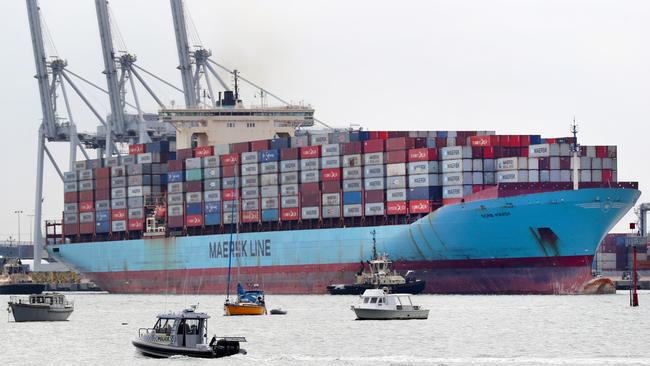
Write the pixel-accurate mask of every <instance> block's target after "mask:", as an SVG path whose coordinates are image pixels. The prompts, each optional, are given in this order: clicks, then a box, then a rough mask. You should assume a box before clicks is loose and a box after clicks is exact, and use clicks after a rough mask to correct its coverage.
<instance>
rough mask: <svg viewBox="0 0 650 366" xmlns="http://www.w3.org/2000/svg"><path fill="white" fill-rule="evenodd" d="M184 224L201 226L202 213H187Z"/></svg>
mask: <svg viewBox="0 0 650 366" xmlns="http://www.w3.org/2000/svg"><path fill="white" fill-rule="evenodd" d="M185 225H186V226H187V227H196V226H203V215H187V217H185ZM130 226H131V220H129V227H130Z"/></svg>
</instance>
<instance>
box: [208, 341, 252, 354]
mask: <svg viewBox="0 0 650 366" xmlns="http://www.w3.org/2000/svg"><path fill="white" fill-rule="evenodd" d="M212 349H213V350H214V352H215V353H216V354H217V357H225V356H232V355H236V354H238V353H240V352H241V353H243V354H245V353H246V351H244V350H242V349H240V348H239V342H238V341H227V340H225V339H220V340H218V341H217V344H214V345H213V346H212Z"/></svg>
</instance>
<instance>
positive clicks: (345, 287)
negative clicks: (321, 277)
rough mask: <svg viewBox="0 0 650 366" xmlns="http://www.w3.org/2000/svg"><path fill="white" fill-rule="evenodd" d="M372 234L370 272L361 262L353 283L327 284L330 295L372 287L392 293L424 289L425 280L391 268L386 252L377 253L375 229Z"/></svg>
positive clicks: (356, 291) (356, 292) (345, 293)
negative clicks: (385, 289)
mask: <svg viewBox="0 0 650 366" xmlns="http://www.w3.org/2000/svg"><path fill="white" fill-rule="evenodd" d="M370 233H371V234H372V259H371V260H369V261H368V266H369V267H370V272H366V270H365V266H364V264H363V262H361V268H359V271H358V272H357V274H356V281H355V283H354V284H332V285H329V286H327V291H328V292H329V293H330V294H331V295H361V294H362V293H363V292H364V291H366V290H368V289H373V288H384V287H386V288H388V289H389V290H390V291H391V292H393V293H408V294H413V295H416V294H419V293H420V292H422V291H424V287H425V285H426V282H425V281H423V280H421V279H419V278H414V277H410V276H409V275H410V273H411V271H408V272H407V273H406V276H402V275H400V274H399V273H397V272H396V271H394V270H393V269H392V268H391V264H392V261H391V260H390V259H389V258H388V254H387V253H384V254H381V255H378V254H377V246H376V239H375V235H376V231H375V230H373V231H371V232H370Z"/></svg>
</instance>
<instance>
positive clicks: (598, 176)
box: [591, 169, 603, 182]
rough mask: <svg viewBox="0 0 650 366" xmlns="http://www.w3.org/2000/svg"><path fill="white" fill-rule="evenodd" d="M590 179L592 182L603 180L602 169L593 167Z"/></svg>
mask: <svg viewBox="0 0 650 366" xmlns="http://www.w3.org/2000/svg"><path fill="white" fill-rule="evenodd" d="M591 181H592V182H602V181H603V171H602V170H600V169H595V170H592V171H591Z"/></svg>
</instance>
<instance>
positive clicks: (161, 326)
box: [153, 318, 176, 334]
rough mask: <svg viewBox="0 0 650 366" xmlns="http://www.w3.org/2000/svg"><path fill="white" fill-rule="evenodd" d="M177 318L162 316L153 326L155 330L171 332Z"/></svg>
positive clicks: (157, 331) (165, 332)
mask: <svg viewBox="0 0 650 366" xmlns="http://www.w3.org/2000/svg"><path fill="white" fill-rule="evenodd" d="M175 320H176V319H169V318H160V319H158V321H157V322H156V325H154V326H153V330H154V331H155V332H156V333H164V334H171V331H172V328H173V325H174V322H175Z"/></svg>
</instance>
